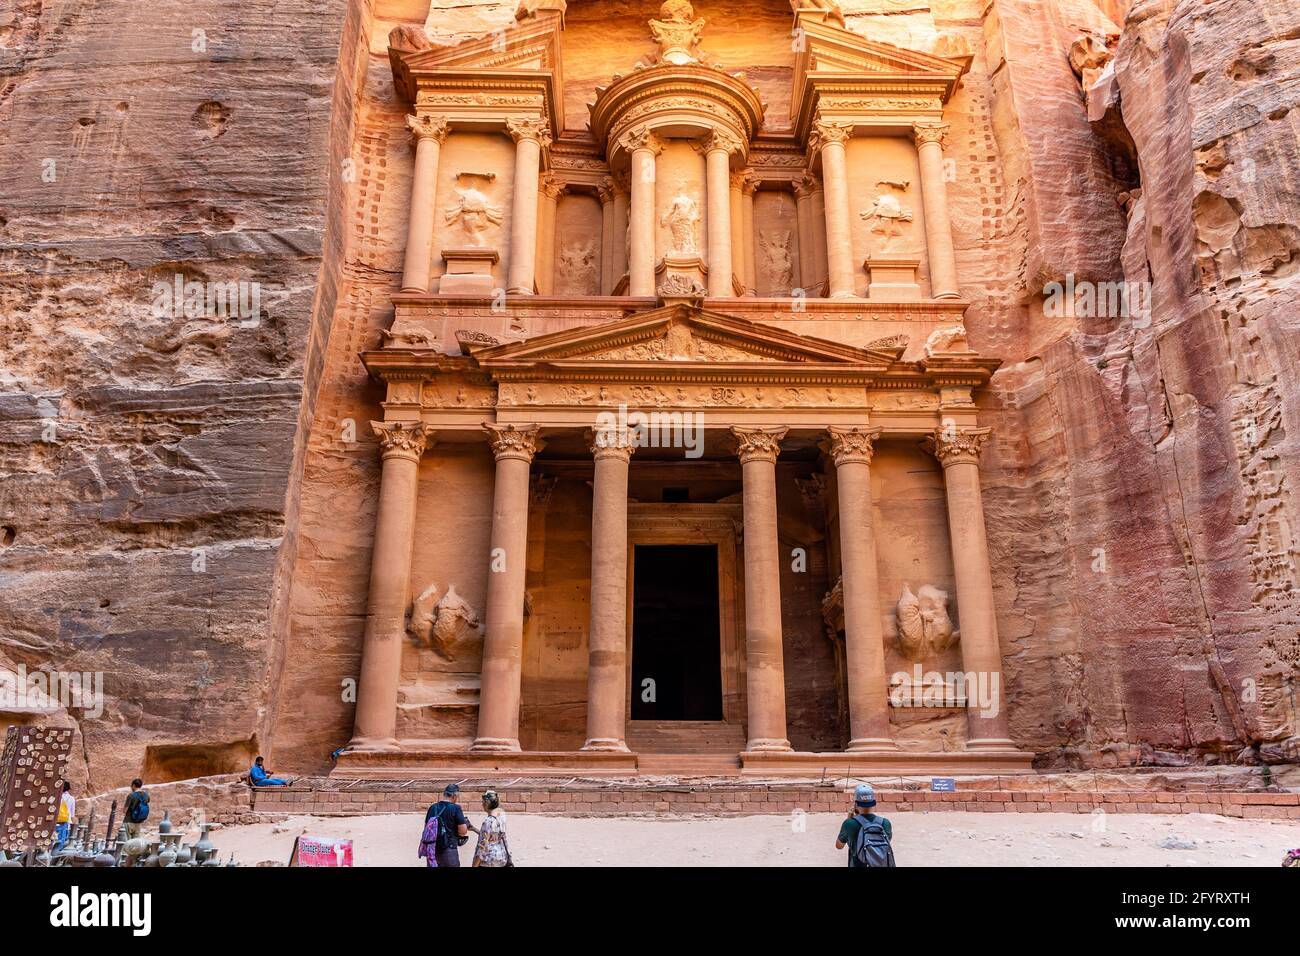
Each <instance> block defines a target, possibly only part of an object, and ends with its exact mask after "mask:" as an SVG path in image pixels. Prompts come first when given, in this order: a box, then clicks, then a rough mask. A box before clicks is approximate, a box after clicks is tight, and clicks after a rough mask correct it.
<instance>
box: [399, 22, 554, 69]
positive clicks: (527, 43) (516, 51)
mask: <svg viewBox="0 0 1300 956" xmlns="http://www.w3.org/2000/svg"><path fill="white" fill-rule="evenodd" d="M400 55H401V57H402V60H403V62H404V63H405V64H406V65H407V67H408V68H410V69H412V70H553V69H555V68H556V67H557V66H558V65H559V62H560V20H559V19H558V18H546V19H538V20H531V21H525V22H523V23H519V24H516V25H514V26H512V27H510V28H509V29H507V30H505V31H503V32H501V33H498V34H493V35H491V36H486V37H480V38H479V39H477V40H462V41H460V42H458V43H456V44H454V45H451V46H433V47H430V48H428V49H427V50H414V51H402V52H401V53H400Z"/></svg>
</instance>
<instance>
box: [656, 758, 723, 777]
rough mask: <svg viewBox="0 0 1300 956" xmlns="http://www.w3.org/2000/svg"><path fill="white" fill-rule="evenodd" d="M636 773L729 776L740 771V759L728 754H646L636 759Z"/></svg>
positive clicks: (665, 775)
mask: <svg viewBox="0 0 1300 956" xmlns="http://www.w3.org/2000/svg"><path fill="white" fill-rule="evenodd" d="M636 769H637V773H642V774H652V775H655V776H660V777H709V776H719V775H722V776H731V775H734V774H736V773H737V772H738V771H739V770H740V758H739V757H737V756H735V755H728V754H662V753H661V754H647V753H641V754H638V755H637V758H636Z"/></svg>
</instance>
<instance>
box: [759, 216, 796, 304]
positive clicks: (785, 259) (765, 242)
mask: <svg viewBox="0 0 1300 956" xmlns="http://www.w3.org/2000/svg"><path fill="white" fill-rule="evenodd" d="M790 240H791V235H790V231H789V230H788V229H786V230H779V231H778V230H772V231H769V232H763V233H760V234H759V237H758V242H759V245H760V246H762V249H763V258H764V259H765V260H766V264H767V275H768V279H769V281H770V282H771V287H772V290H773V291H774V292H789V291H790V290H791V289H793V288H794V260H793V259H792V258H791V256H790Z"/></svg>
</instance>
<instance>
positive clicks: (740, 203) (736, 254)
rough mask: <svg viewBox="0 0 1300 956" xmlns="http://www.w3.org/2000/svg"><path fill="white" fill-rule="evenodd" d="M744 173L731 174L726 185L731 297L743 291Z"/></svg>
mask: <svg viewBox="0 0 1300 956" xmlns="http://www.w3.org/2000/svg"><path fill="white" fill-rule="evenodd" d="M744 182H745V173H743V172H738V173H732V174H731V177H730V181H729V183H728V185H729V186H730V187H731V190H730V194H729V200H730V206H731V274H732V276H733V278H732V285H731V288H732V290H733V291H732V293H731V294H732V295H735V294H736V293H735V291H734V290H735V288H736V286H737V285H739V286H740V289H741V292H742V293H743V292H744V290H745V194H744V191H743V189H742V187H743V185H744Z"/></svg>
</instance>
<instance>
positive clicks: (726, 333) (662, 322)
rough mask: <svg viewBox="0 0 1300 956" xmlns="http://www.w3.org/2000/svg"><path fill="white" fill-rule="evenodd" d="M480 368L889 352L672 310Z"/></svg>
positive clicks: (558, 336) (887, 355)
mask: <svg viewBox="0 0 1300 956" xmlns="http://www.w3.org/2000/svg"><path fill="white" fill-rule="evenodd" d="M474 357H475V359H476V360H477V361H478V363H479V364H480V366H482V367H483V368H489V369H490V368H502V367H518V366H520V365H527V364H548V365H551V364H564V363H581V364H587V363H593V362H597V363H603V362H609V363H611V364H621V363H643V362H664V363H705V364H744V365H750V364H760V365H781V364H787V365H788V364H799V365H809V366H826V365H842V366H857V367H860V368H877V369H883V368H885V367H887V366H889V365H890V364H891V363H892V362H893V361H894V360H895V356H894V354H892V353H891V352H889V351H880V352H877V351H872V350H868V349H860V348H855V347H853V346H850V345H844V344H842V343H839V342H830V341H826V340H823V339H816V338H812V337H810V336H804V335H798V334H796V333H793V332H788V331H785V330H784V329H779V328H776V327H775V326H769V325H762V324H759V323H756V322H750V321H747V320H745V319H738V318H734V317H732V316H728V315H723V314H721V313H717V312H711V311H707V310H704V309H700V308H698V307H694V306H687V305H675V306H670V307H666V308H662V309H655V310H653V311H650V312H642V313H638V314H637V315H634V316H631V317H629V318H626V319H622V320H620V321H618V322H611V323H608V324H605V325H598V326H588V327H585V328H580V329H569V330H566V331H563V332H555V333H552V334H550V335H542V336H538V337H536V338H533V339H529V340H527V341H525V342H514V343H508V344H505V345H501V346H498V347H495V348H488V349H481V350H476V352H475V355H474Z"/></svg>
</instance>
